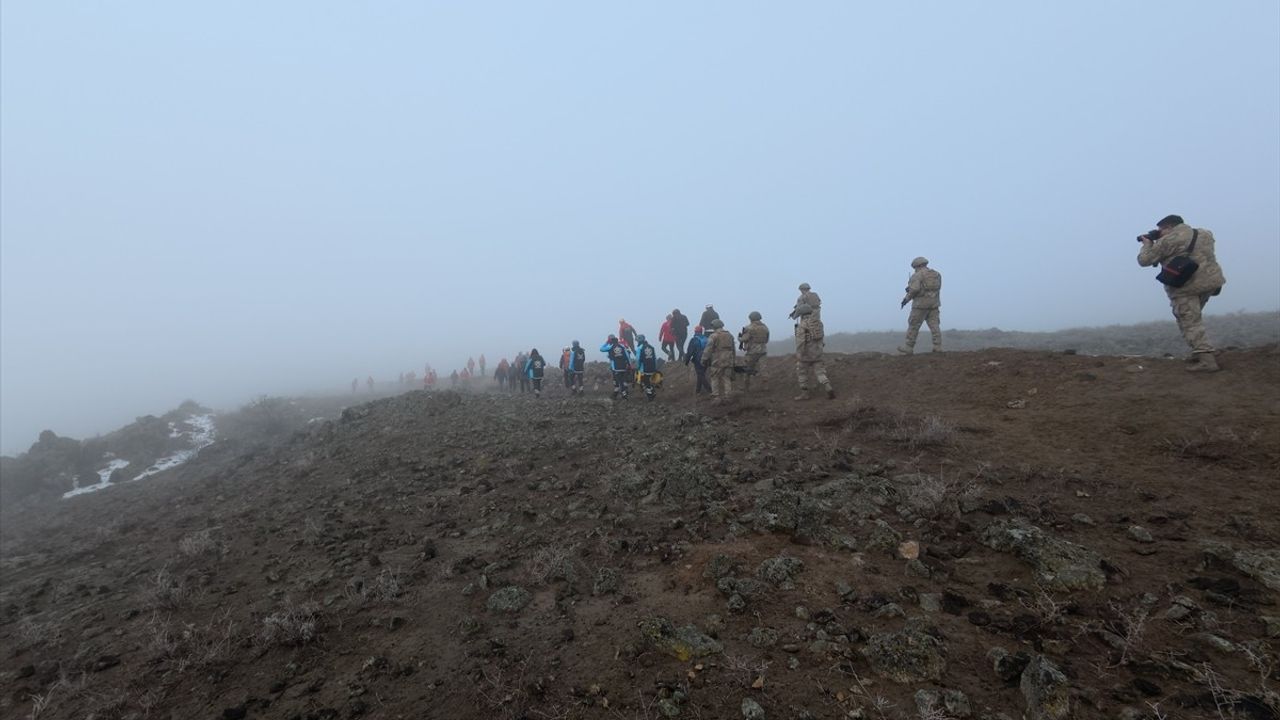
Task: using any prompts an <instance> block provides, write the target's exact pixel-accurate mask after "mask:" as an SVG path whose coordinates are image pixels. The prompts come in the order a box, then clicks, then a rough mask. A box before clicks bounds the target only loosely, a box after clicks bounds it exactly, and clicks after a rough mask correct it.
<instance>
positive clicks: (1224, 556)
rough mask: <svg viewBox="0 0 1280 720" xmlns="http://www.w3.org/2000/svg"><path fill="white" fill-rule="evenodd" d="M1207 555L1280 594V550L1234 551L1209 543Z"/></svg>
mask: <svg viewBox="0 0 1280 720" xmlns="http://www.w3.org/2000/svg"><path fill="white" fill-rule="evenodd" d="M1204 549H1205V553H1206V554H1208V555H1209V556H1211V557H1213V558H1215V559H1217V560H1219V561H1221V562H1224V563H1226V564H1228V565H1230V566H1231V567H1234V568H1235V569H1236V570H1239V571H1240V572H1242V573H1244V574H1245V575H1248V576H1249V577H1251V578H1253V579H1254V580H1257V581H1258V582H1260V583H1262V584H1263V585H1266V586H1267V587H1269V588H1271V589H1272V590H1275V591H1276V592H1280V549H1270V550H1234V549H1232V548H1231V546H1230V545H1227V544H1226V543H1220V542H1207V543H1205V545H1204Z"/></svg>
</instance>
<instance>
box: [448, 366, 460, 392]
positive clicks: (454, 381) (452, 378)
mask: <svg viewBox="0 0 1280 720" xmlns="http://www.w3.org/2000/svg"><path fill="white" fill-rule="evenodd" d="M449 386H450V387H452V388H454V389H455V390H456V389H457V387H458V371H457V370H454V371H453V372H451V373H449Z"/></svg>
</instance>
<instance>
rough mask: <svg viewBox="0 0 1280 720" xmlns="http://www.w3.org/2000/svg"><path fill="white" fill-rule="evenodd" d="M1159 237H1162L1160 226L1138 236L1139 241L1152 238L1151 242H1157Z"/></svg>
mask: <svg viewBox="0 0 1280 720" xmlns="http://www.w3.org/2000/svg"><path fill="white" fill-rule="evenodd" d="M1159 239H1160V228H1156V229H1155V230H1148V231H1147V232H1145V233H1143V234H1142V235H1139V236H1138V242H1142V241H1143V240H1150V241H1151V242H1155V241H1157V240H1159Z"/></svg>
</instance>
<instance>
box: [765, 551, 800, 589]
mask: <svg viewBox="0 0 1280 720" xmlns="http://www.w3.org/2000/svg"><path fill="white" fill-rule="evenodd" d="M803 569H804V562H803V561H802V560H800V559H799V558H793V557H791V556H789V555H779V556H778V557H774V558H769V559H768V560H765V561H764V562H762V563H760V567H759V568H758V569H757V570H756V576H757V577H759V578H761V579H763V580H766V581H768V582H770V583H772V584H773V585H774V586H775V587H778V588H780V589H782V590H794V589H795V587H796V585H795V583H794V582H793V581H792V579H793V578H794V576H795V575H796V573H798V572H800V571H801V570H803Z"/></svg>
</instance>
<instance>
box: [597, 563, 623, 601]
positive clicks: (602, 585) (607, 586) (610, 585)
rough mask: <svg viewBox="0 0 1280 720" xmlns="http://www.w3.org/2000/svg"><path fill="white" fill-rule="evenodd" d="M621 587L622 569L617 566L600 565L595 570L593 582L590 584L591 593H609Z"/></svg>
mask: <svg viewBox="0 0 1280 720" xmlns="http://www.w3.org/2000/svg"><path fill="white" fill-rule="evenodd" d="M621 587H622V571H621V570H619V569H618V568H612V567H602V568H600V569H599V570H597V571H596V579H595V582H593V583H592V584H591V594H592V595H610V594H612V593H616V592H618V589H619V588H621Z"/></svg>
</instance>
